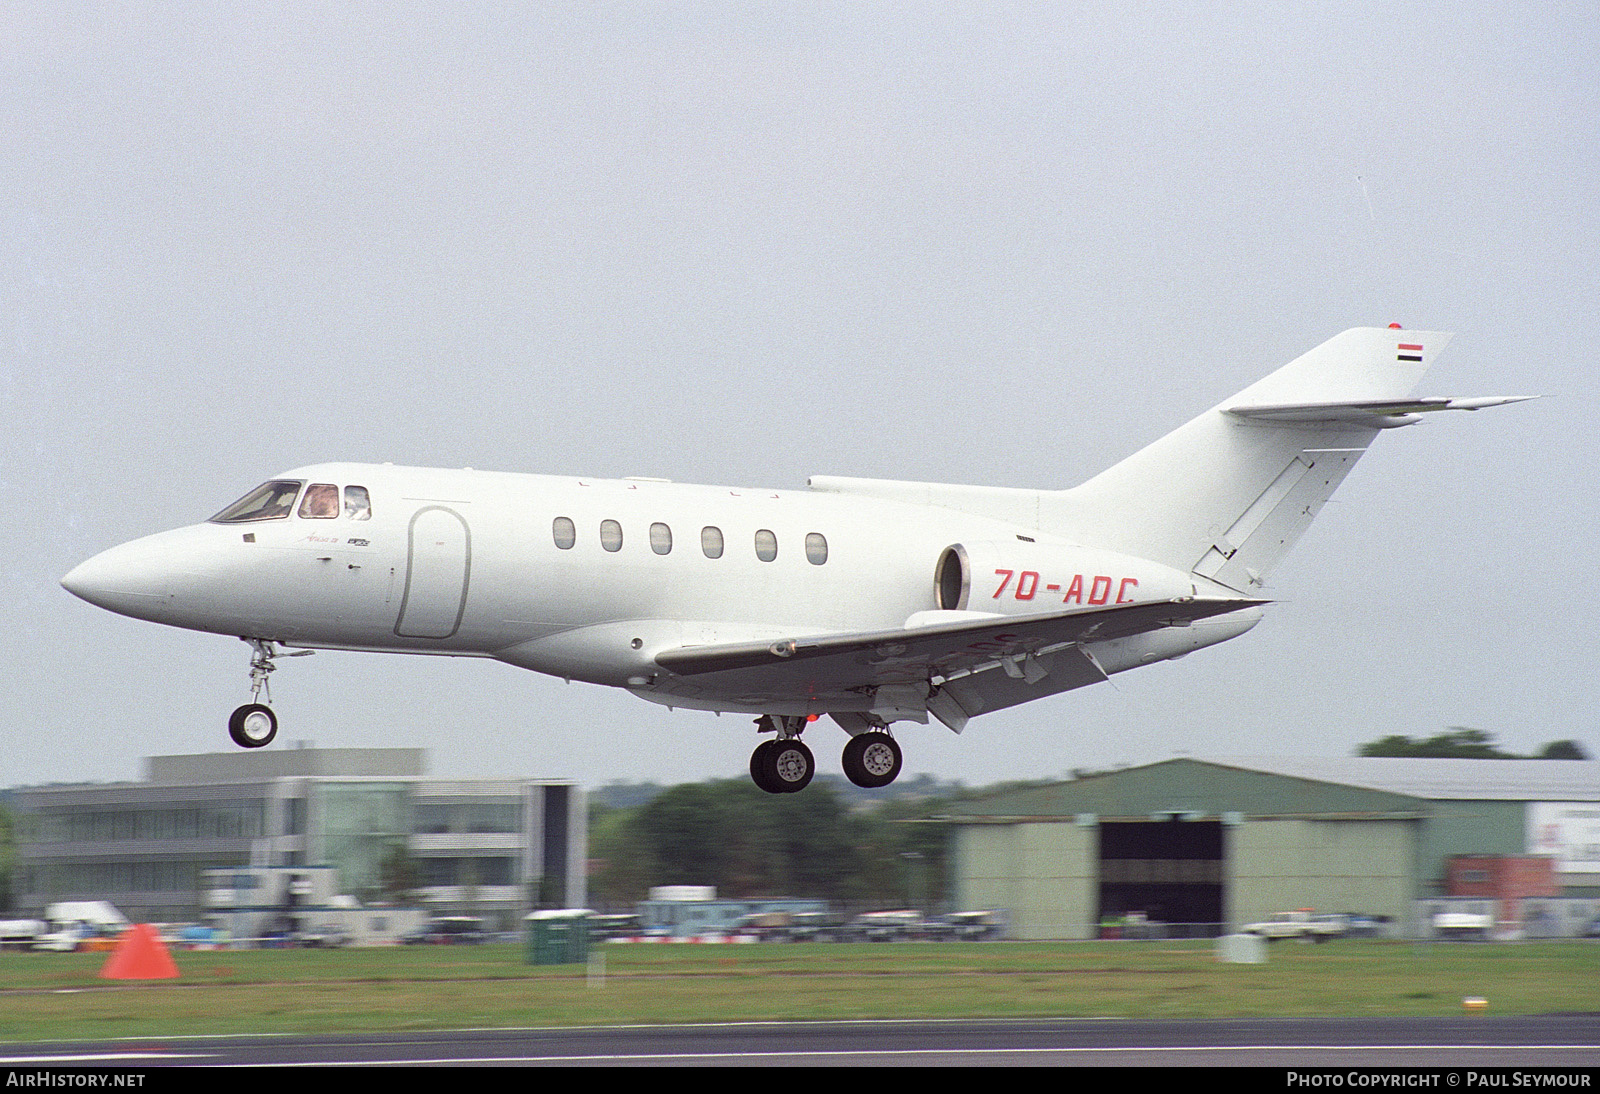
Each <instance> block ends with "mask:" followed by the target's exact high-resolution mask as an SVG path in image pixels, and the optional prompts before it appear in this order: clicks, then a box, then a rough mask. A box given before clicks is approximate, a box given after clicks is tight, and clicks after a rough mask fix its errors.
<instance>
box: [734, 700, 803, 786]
mask: <svg viewBox="0 0 1600 1094" xmlns="http://www.w3.org/2000/svg"><path fill="white" fill-rule="evenodd" d="M756 725H758V726H761V727H762V732H763V733H769V732H771V733H777V734H778V736H777V738H776V739H775V740H771V741H762V742H761V743H760V744H759V745H757V746H756V750H755V751H754V752H752V753H751V754H750V779H751V781H752V782H754V783H755V784H756V785H757V786H759V787H760V788H761V789H763V790H765V791H766V792H767V793H768V794H793V793H795V792H796V791H798V790H804V789H805V788H806V785H807V784H808V783H810V782H811V776H813V775H815V774H816V772H817V761H816V759H815V757H813V756H812V755H811V750H810V749H809V748H807V747H806V746H805V745H804V744H803V743H802V742H801V740H800V731H801V730H803V729H805V727H806V720H805V719H804V718H801V717H794V716H788V717H774V716H773V715H770V714H763V715H762V716H761V717H760V718H757V719H756Z"/></svg>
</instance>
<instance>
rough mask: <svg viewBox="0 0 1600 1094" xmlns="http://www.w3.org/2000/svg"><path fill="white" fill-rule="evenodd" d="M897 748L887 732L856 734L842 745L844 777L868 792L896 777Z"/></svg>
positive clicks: (898, 755) (898, 747) (897, 768)
mask: <svg viewBox="0 0 1600 1094" xmlns="http://www.w3.org/2000/svg"><path fill="white" fill-rule="evenodd" d="M900 764H901V756H900V746H899V745H898V744H896V743H895V739H894V738H893V737H891V736H889V735H888V734H887V733H878V732H871V733H858V734H856V735H855V736H854V737H851V738H850V742H849V743H848V744H846V745H845V746H844V774H845V778H847V779H849V780H850V781H851V782H853V783H855V784H856V785H857V786H861V787H865V788H867V789H869V790H871V789H875V788H876V787H880V786H888V785H889V784H890V783H892V782H894V780H895V777H896V776H897V775H899V774H900Z"/></svg>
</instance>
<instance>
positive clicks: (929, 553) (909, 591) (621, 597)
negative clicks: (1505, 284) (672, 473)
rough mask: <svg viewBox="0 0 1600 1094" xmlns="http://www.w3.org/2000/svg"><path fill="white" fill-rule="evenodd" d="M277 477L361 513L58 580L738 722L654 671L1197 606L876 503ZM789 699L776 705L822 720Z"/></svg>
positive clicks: (503, 482)
mask: <svg viewBox="0 0 1600 1094" xmlns="http://www.w3.org/2000/svg"><path fill="white" fill-rule="evenodd" d="M279 479H280V480H295V481H298V482H300V483H303V484H306V488H307V490H308V491H309V489H310V486H311V484H318V483H323V484H330V485H332V486H335V487H338V488H339V489H341V490H343V489H345V488H347V487H350V486H359V487H361V488H364V490H365V491H366V493H367V495H368V496H369V497H370V510H369V511H367V512H366V513H365V514H364V515H362V516H360V517H359V518H358V517H354V516H352V515H351V514H350V513H349V512H348V511H344V512H339V513H337V515H334V516H329V517H320V518H319V517H310V516H306V515H304V514H303V513H300V512H291V513H289V514H287V515H283V516H279V517H276V518H274V519H255V520H248V521H245V522H241V523H215V522H212V523H205V524H197V525H192V526H189V527H185V528H179V529H176V530H173V531H170V532H164V533H160V534H158V535H154V536H149V537H146V538H144V539H140V540H136V541H134V542H132V543H128V544H124V545H123V546H121V547H116V548H113V549H111V550H109V551H106V552H104V553H103V554H101V555H98V556H96V557H95V558H93V559H91V560H89V561H88V562H86V563H84V564H83V565H82V566H80V567H79V568H78V569H76V570H74V571H73V572H72V573H71V574H69V575H68V577H67V578H66V580H65V582H64V583H65V584H66V586H67V587H68V588H69V589H71V590H72V591H73V592H75V593H77V594H78V595H80V596H83V597H84V598H85V599H88V600H91V601H92V602H94V603H96V604H99V605H100V606H102V607H106V608H109V609H111V610H113V611H118V612H121V613H123V614H126V615H131V616H136V617H139V618H143V619H148V620H152V621H155V622H160V623H166V624H170V625H173V626H179V627H187V628H191V629H194V630H202V631H212V632H217V633H221V634H231V635H239V636H241V637H249V638H259V639H266V640H270V641H275V642H279V643H282V644H284V645H287V646H296V647H315V648H331V649H359V650H379V651H393V652H413V653H429V654H440V655H451V656H476V657H493V658H497V659H499V660H502V661H505V662H507V663H509V664H513V665H517V666H520V667H522V668H528V669H533V670H536V671H539V672H544V673H549V674H551V675H554V676H560V677H563V678H566V679H571V680H584V681H588V682H592V683H597V684H606V685H612V686H619V687H627V688H630V689H632V690H634V691H635V692H636V693H637V694H640V695H641V696H642V697H645V698H649V699H652V700H654V701H657V702H663V703H669V704H673V705H684V706H691V707H699V708H703V709H721V710H751V711H753V712H756V713H761V712H763V711H773V707H774V706H775V704H774V703H773V702H771V701H770V699H768V700H763V701H762V702H760V703H756V704H751V703H748V702H741V701H740V700H739V697H737V696H719V695H715V694H711V695H708V694H705V693H704V691H703V689H700V688H695V687H690V686H684V687H682V688H677V687H674V686H673V684H674V682H673V680H672V679H670V676H669V675H668V674H662V673H661V672H660V670H659V668H658V667H657V666H656V664H655V662H654V658H655V656H656V654H657V653H659V652H661V651H662V650H667V649H676V648H679V647H685V646H691V647H692V646H711V645H717V644H722V643H735V642H750V641H768V640H778V639H792V638H795V637H797V636H806V635H816V634H837V633H848V632H867V631H881V630H892V629H897V628H902V627H905V626H908V625H916V623H917V622H918V621H919V620H928V619H946V618H955V617H958V613H957V611H956V609H958V608H959V609H961V610H964V611H966V612H969V613H970V612H982V613H989V614H994V615H1022V614H1028V613H1032V612H1040V611H1052V610H1061V609H1063V608H1073V607H1077V606H1084V607H1090V606H1096V605H1108V604H1118V603H1131V602H1139V601H1148V600H1165V599H1172V598H1176V597H1183V596H1190V595H1192V594H1193V593H1194V592H1195V587H1194V582H1195V579H1194V578H1193V577H1192V575H1189V574H1185V573H1182V572H1180V571H1177V570H1175V569H1173V568H1171V567H1167V566H1163V565H1160V564H1158V563H1154V562H1149V561H1144V560H1139V559H1135V558H1132V557H1129V556H1126V555H1121V554H1115V553H1112V552H1109V551H1104V550H1095V549H1091V548H1086V547H1080V546H1075V545H1073V544H1071V543H1069V542H1068V541H1066V540H1064V539H1062V538H1060V537H1057V536H1051V535H1049V534H1047V533H1045V532H1043V531H1041V530H1040V529H1039V528H1037V527H1033V526H1030V525H1027V524H1024V523H1018V522H1014V521H1006V520H1000V519H996V518H993V517H989V516H983V515H976V514H973V513H970V512H963V511H960V510H957V509H953V508H948V507H945V506H942V505H937V504H931V505H930V504H913V503H908V502H902V501H897V500H890V499H885V498H882V497H874V496H858V495H853V494H849V493H839V492H828V491H822V490H800V491H781V490H776V491H775V490H765V489H747V488H729V487H713V486H693V485H684V484H676V483H669V482H662V481H654V480H605V479H578V478H562V477H555V476H545V475H523V474H508V473H498V472H487V471H475V470H470V469H463V470H441V469H431V468H416V467H396V466H391V465H373V464H320V465H315V466H311V467H303V468H299V469H297V470H294V471H290V472H287V473H285V474H284V475H282V476H279ZM1016 493H1017V494H1018V495H1023V494H1024V492H1020V491H1019V492H1016ZM303 496H304V495H302V497H303ZM1024 501H1025V498H1024ZM301 508H302V509H303V508H304V503H302V505H301ZM1027 508H1028V506H1027V505H1026V504H1022V505H1020V506H1019V509H1020V510H1021V511H1023V512H1026V510H1027ZM611 522H614V523H611ZM563 533H565V534H563ZM608 533H609V534H608ZM618 533H620V546H619V545H618V543H617V538H618V535H617V534H618ZM719 542H720V552H718V550H717V546H718V543H719ZM954 544H965V545H967V550H968V554H969V556H970V564H971V566H972V567H975V568H973V569H969V584H970V588H968V589H966V590H965V593H964V594H963V596H962V601H961V603H960V604H954V603H946V604H941V603H940V601H939V596H940V594H939V590H938V588H937V584H936V580H935V569H936V566H937V565H938V563H939V560H940V557H941V555H942V553H943V552H944V551H945V550H946V549H947V548H949V547H951V546H952V545H954ZM609 548H615V549H609ZM713 555H716V557H712V556H713ZM927 613H933V614H932V615H931V616H930V615H928V614H927ZM913 617H917V618H913ZM1255 619H1256V613H1249V614H1248V616H1244V615H1241V616H1240V617H1239V618H1231V617H1230V618H1229V619H1226V620H1219V621H1216V622H1213V623H1212V624H1211V625H1210V626H1208V627H1204V628H1190V629H1188V630H1184V631H1176V632H1162V633H1160V634H1156V635H1149V636H1140V638H1139V639H1138V640H1137V641H1128V640H1124V641H1122V642H1120V643H1105V644H1104V645H1105V646H1106V647H1107V648H1106V649H1105V650H1103V651H1101V652H1102V655H1103V658H1102V659H1103V661H1104V662H1105V668H1106V671H1118V670H1119V669H1122V668H1130V667H1134V666H1135V665H1138V664H1144V663H1148V662H1149V661H1152V660H1159V659H1162V658H1165V657H1171V656H1176V655H1180V654H1182V653H1186V652H1188V651H1189V650H1191V649H1194V648H1198V646H1200V645H1209V644H1211V643H1212V642H1216V641H1221V640H1222V639H1224V638H1228V637H1233V636H1234V635H1236V634H1239V633H1242V632H1243V631H1244V630H1247V629H1248V628H1249V626H1250V625H1251V624H1253V623H1254V622H1255ZM794 700H795V702H793V703H785V704H777V705H779V706H780V707H781V709H779V710H777V711H773V712H777V713H792V712H803V713H822V712H823V711H817V710H814V709H807V707H808V704H807V702H806V700H805V697H804V696H796V697H794ZM796 704H798V705H796ZM838 706H839V704H838V703H837V702H835V703H833V704H831V709H836V708H837V707H838ZM870 706H871V703H870V699H863V700H862V705H861V709H870Z"/></svg>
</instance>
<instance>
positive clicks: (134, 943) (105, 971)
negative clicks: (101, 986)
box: [100, 923, 178, 980]
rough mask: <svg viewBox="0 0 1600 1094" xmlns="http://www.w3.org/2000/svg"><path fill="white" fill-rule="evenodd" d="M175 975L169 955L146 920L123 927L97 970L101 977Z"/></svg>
mask: <svg viewBox="0 0 1600 1094" xmlns="http://www.w3.org/2000/svg"><path fill="white" fill-rule="evenodd" d="M177 975H178V966H176V965H174V964H173V963H172V955H171V954H169V953H168V952H167V947H166V945H165V944H164V943H163V942H162V941H161V936H160V935H158V934H156V929H155V928H154V927H152V926H150V924H148V923H136V924H134V925H133V926H132V927H130V928H129V929H128V930H126V931H124V932H123V934H122V937H121V938H119V939H117V948H116V949H114V950H112V951H111V956H110V957H109V958H107V959H106V963H105V967H104V968H102V969H101V970H100V977H101V979H103V980H171V979H174V978H175V977H176V976H177Z"/></svg>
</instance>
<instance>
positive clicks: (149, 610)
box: [61, 540, 173, 619]
mask: <svg viewBox="0 0 1600 1094" xmlns="http://www.w3.org/2000/svg"><path fill="white" fill-rule="evenodd" d="M170 576H171V575H170V573H169V572H167V568H166V566H164V565H163V564H162V561H161V560H160V559H159V558H158V557H156V556H155V555H154V553H153V552H152V551H151V550H150V549H149V547H148V546H147V545H146V544H145V542H144V541H143V540H135V541H134V542H132V543H124V544H122V545H121V546H120V547H113V548H111V549H110V550H109V551H101V552H100V553H99V554H98V555H95V556H94V557H93V558H91V559H89V560H88V561H87V562H84V563H82V564H81V565H78V566H76V567H74V568H73V569H72V571H71V572H70V573H68V574H67V576H66V577H63V578H62V579H61V587H62V588H64V589H66V590H67V592H69V593H71V594H72V595H73V596H76V597H78V598H80V599H82V600H87V601H88V602H89V603H91V604H93V605H95V606H96V607H100V608H104V609H106V610H107V611H112V612H117V613H118V614H120V615H131V616H134V617H135V618H138V619H149V618H151V617H152V616H153V615H158V614H159V613H160V612H161V610H162V608H163V607H164V606H166V605H167V604H168V603H170V602H171V600H172V596H173V588H172V584H173V583H172V582H171V580H169V579H170Z"/></svg>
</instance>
